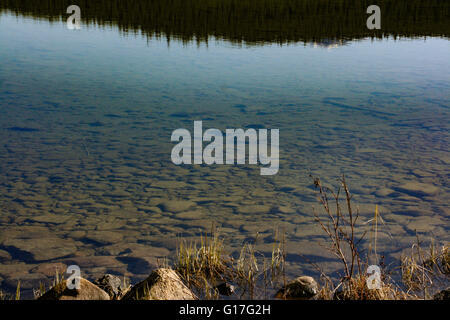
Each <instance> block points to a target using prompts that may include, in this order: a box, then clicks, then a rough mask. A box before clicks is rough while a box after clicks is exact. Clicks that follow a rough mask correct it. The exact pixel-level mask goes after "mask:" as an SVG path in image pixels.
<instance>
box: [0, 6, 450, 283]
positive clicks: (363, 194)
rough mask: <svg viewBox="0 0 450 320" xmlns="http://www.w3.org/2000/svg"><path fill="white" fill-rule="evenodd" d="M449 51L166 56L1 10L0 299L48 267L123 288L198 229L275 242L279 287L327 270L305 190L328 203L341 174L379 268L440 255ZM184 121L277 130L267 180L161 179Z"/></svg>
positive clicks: (231, 175)
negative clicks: (276, 160) (406, 255)
mask: <svg viewBox="0 0 450 320" xmlns="http://www.w3.org/2000/svg"><path fill="white" fill-rule="evenodd" d="M449 49H450V45H449V41H448V39H445V38H440V37H428V38H424V37H418V38H403V39H397V40H394V39H393V38H392V37H390V38H389V37H387V38H384V39H382V40H380V39H378V40H372V39H367V38H362V39H359V40H358V41H352V40H343V41H338V42H336V41H335V42H333V43H331V44H330V43H323V42H322V43H317V42H316V43H314V42H307V43H304V42H291V43H284V44H282V45H281V44H278V43H262V44H252V43H245V42H244V43H241V44H237V43H235V42H232V41H228V40H226V39H223V38H214V37H213V36H211V37H210V38H209V41H208V42H207V43H206V42H205V41H200V42H196V41H181V40H177V39H172V40H171V41H170V42H168V41H166V39H165V38H164V37H161V38H158V37H155V36H153V37H152V36H150V37H148V35H143V34H141V33H139V32H137V33H133V32H131V33H126V32H123V31H122V32H120V31H118V29H117V28H116V27H115V26H95V25H93V24H90V25H86V24H83V25H82V29H81V30H77V31H70V30H68V29H67V28H66V25H65V23H64V22H54V23H50V22H48V21H47V20H46V19H34V18H31V17H28V16H27V17H25V16H15V15H13V14H11V13H10V12H5V11H4V12H3V13H2V14H1V16H0V110H1V117H0V173H1V174H0V210H1V215H0V262H1V265H0V282H1V286H2V288H4V289H5V290H13V289H14V288H15V286H16V284H17V281H18V280H21V283H22V286H23V287H24V288H32V287H35V288H37V287H38V286H39V281H40V280H41V279H46V278H48V279H51V278H52V277H53V275H54V267H52V266H53V264H54V263H57V262H60V263H62V264H65V265H68V264H78V265H79V266H80V267H81V269H82V272H83V274H85V275H86V277H88V278H89V279H95V277H96V276H99V275H101V274H102V273H105V272H112V273H116V274H121V275H126V276H128V277H131V278H132V279H133V282H134V281H137V280H138V279H142V278H144V277H146V276H147V275H148V274H149V271H150V270H151V269H152V268H154V267H155V266H157V265H159V264H160V263H162V260H163V259H164V257H168V258H169V260H170V259H171V257H173V254H174V252H175V250H176V247H177V242H178V241H179V238H183V239H187V240H196V239H198V237H199V235H201V234H202V233H204V232H207V231H209V230H210V228H211V225H212V223H214V224H215V226H216V227H217V228H218V230H219V232H220V235H221V236H222V237H223V238H224V239H225V242H226V244H227V248H228V250H229V252H232V253H234V254H237V253H238V252H239V250H240V248H241V247H242V244H243V243H245V242H252V241H254V239H255V236H256V234H257V233H259V234H258V237H257V238H258V241H257V248H258V249H259V250H260V251H261V252H263V253H267V254H269V253H270V252H271V250H272V242H273V240H274V230H275V229H280V230H283V231H284V232H285V233H286V241H287V250H288V256H287V259H288V265H287V271H288V275H289V276H295V275H299V274H304V273H306V274H314V272H315V270H314V268H312V267H311V266H310V265H309V264H308V263H306V262H305V260H304V259H302V256H301V255H304V256H305V257H307V258H308V259H310V260H314V261H316V262H320V263H324V267H325V269H327V270H335V269H337V268H338V265H337V263H336V262H335V261H334V259H332V257H330V255H329V253H327V251H326V250H325V249H324V248H323V247H321V246H320V244H321V243H325V240H326V239H325V237H324V235H323V232H322V231H321V230H320V228H319V227H318V226H317V223H316V222H315V221H314V216H313V207H315V208H316V210H317V211H320V206H319V204H318V202H317V200H316V193H315V189H314V185H313V180H312V178H311V177H310V175H313V176H314V177H320V178H321V180H322V181H324V182H326V183H327V184H329V185H331V186H338V185H339V183H338V182H337V179H338V178H339V177H340V176H341V175H342V174H345V176H346V179H347V182H348V184H349V186H350V191H351V192H352V194H353V200H354V202H355V205H357V206H358V208H359V210H360V214H361V216H362V218H361V222H365V221H368V220H369V219H371V218H372V217H373V214H374V211H375V205H377V204H378V205H379V206H380V213H381V215H382V217H383V218H384V220H385V225H382V226H380V227H379V228H380V231H379V235H378V252H379V253H380V254H383V255H384V256H385V257H386V260H387V261H388V262H389V261H395V260H396V259H398V257H399V256H400V254H401V252H403V251H404V250H406V249H408V248H410V246H411V244H412V243H414V242H415V239H416V238H415V234H416V231H417V232H418V233H419V234H420V235H421V237H423V239H424V240H426V241H429V240H430V239H431V238H433V239H435V240H436V241H437V242H438V243H443V242H448V241H449V240H450V239H449V227H450V224H449V218H450V209H449V202H448V199H449V195H450V185H449V174H450V171H449V165H450V152H449V142H450V139H449V138H450V137H449V123H450V109H449V107H450V94H449V93H450V59H449V53H450V50H449ZM195 120H202V121H203V127H204V129H207V128H218V129H220V130H222V131H225V129H226V128H250V127H253V128H268V129H272V128H277V129H279V130H280V170H279V173H278V174H277V175H274V176H261V175H260V168H259V167H258V166H251V165H235V166H230V165H212V166H206V165H202V166H199V165H192V166H189V165H183V166H176V165H174V164H173V163H172V162H171V157H170V155H171V149H172V147H173V146H174V143H173V142H171V141H170V136H171V133H172V131H173V130H175V129H177V128H187V129H188V130H190V131H191V132H192V131H193V123H194V121H195ZM368 228H370V225H366V226H364V225H362V226H361V229H360V230H362V231H363V230H366V229H368ZM362 231H361V232H362ZM369 243H370V238H369V239H368V240H367V241H366V242H365V243H364V246H365V247H367V246H368V244H369Z"/></svg>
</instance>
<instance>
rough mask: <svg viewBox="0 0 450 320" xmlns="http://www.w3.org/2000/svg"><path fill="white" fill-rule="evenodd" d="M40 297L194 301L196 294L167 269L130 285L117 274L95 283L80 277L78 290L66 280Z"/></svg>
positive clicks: (45, 298) (46, 298) (55, 298)
mask: <svg viewBox="0 0 450 320" xmlns="http://www.w3.org/2000/svg"><path fill="white" fill-rule="evenodd" d="M38 299H39V300H195V299H197V297H196V296H195V295H194V294H193V293H192V291H191V290H189V288H188V287H186V285H185V284H184V283H183V281H182V280H181V279H180V277H179V276H178V274H177V273H176V272H175V271H174V270H172V269H167V268H161V269H157V270H155V271H153V272H152V273H151V274H150V276H149V277H148V278H147V279H145V280H144V281H141V282H140V283H138V284H136V285H135V286H133V287H130V286H126V285H124V284H123V282H122V281H121V279H120V278H119V277H117V276H114V275H111V274H106V275H104V276H103V277H101V278H100V279H97V280H95V281H94V283H92V282H90V281H88V280H86V279H83V278H81V279H80V286H79V289H69V288H68V287H67V284H66V282H65V281H62V282H60V283H59V284H57V285H56V286H54V287H52V288H51V289H50V290H49V291H47V292H46V293H44V294H43V295H42V296H41V297H39V298H38Z"/></svg>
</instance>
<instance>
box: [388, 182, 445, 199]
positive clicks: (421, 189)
mask: <svg viewBox="0 0 450 320" xmlns="http://www.w3.org/2000/svg"><path fill="white" fill-rule="evenodd" d="M395 189H396V190H397V191H400V192H403V193H406V194H408V195H410V196H414V197H425V196H433V195H435V194H437V193H438V192H439V188H438V187H436V186H434V185H432V184H428V183H421V182H415V181H409V182H407V183H404V184H402V185H400V186H398V187H396V188H395Z"/></svg>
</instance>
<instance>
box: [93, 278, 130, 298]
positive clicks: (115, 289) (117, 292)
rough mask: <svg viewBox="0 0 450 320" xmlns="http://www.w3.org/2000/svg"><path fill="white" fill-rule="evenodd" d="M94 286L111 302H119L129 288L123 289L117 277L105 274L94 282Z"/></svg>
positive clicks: (123, 286)
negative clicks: (107, 296) (104, 293)
mask: <svg viewBox="0 0 450 320" xmlns="http://www.w3.org/2000/svg"><path fill="white" fill-rule="evenodd" d="M94 284H95V285H97V286H98V287H99V288H100V289H102V290H103V291H105V292H106V293H107V294H108V295H109V296H110V298H111V299H112V300H119V299H120V298H121V297H122V296H123V295H124V294H125V293H126V292H127V291H128V289H129V287H125V285H124V284H123V283H122V280H121V279H120V278H119V277H118V276H115V275H112V274H105V275H104V276H103V277H101V278H99V279H97V280H95V281H94Z"/></svg>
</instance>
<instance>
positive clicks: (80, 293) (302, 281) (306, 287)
mask: <svg viewBox="0 0 450 320" xmlns="http://www.w3.org/2000/svg"><path fill="white" fill-rule="evenodd" d="M218 290H219V293H220V294H221V295H225V296H229V295H231V294H232V293H234V286H232V285H231V284H228V283H222V284H220V285H218ZM319 291H320V290H319V285H318V284H317V282H316V281H315V280H314V279H313V278H312V277H309V276H301V277H298V278H296V279H294V280H293V281H291V282H289V283H287V284H286V285H285V286H283V287H282V288H281V289H280V290H278V291H277V293H276V294H275V298H276V299H285V300H315V299H318V294H319ZM38 299H39V300H197V299H198V297H197V296H196V295H195V294H194V293H193V292H192V291H191V290H190V289H189V288H188V287H187V286H186V285H185V284H184V283H183V281H182V280H181V278H180V277H179V275H178V274H177V273H176V271H174V270H172V269H169V268H160V269H156V270H155V271H153V272H152V273H151V274H150V276H149V277H148V278H147V279H145V280H143V281H141V282H139V283H138V284H136V285H135V286H133V287H131V286H127V285H125V284H124V283H123V282H122V281H121V279H120V278H119V277H117V276H114V275H111V274H106V275H104V276H103V277H101V278H99V279H97V280H95V281H94V283H92V282H90V281H88V280H86V279H83V278H81V279H80V287H79V289H69V288H68V287H67V285H66V282H65V281H62V282H60V283H59V284H57V285H56V286H54V287H52V288H51V289H50V290H49V291H47V292H46V293H45V294H43V295H42V296H41V297H39V298H38ZM433 299H434V300H449V299H450V288H447V289H444V290H442V291H440V292H439V293H437V294H435V295H434V297H433Z"/></svg>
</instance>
